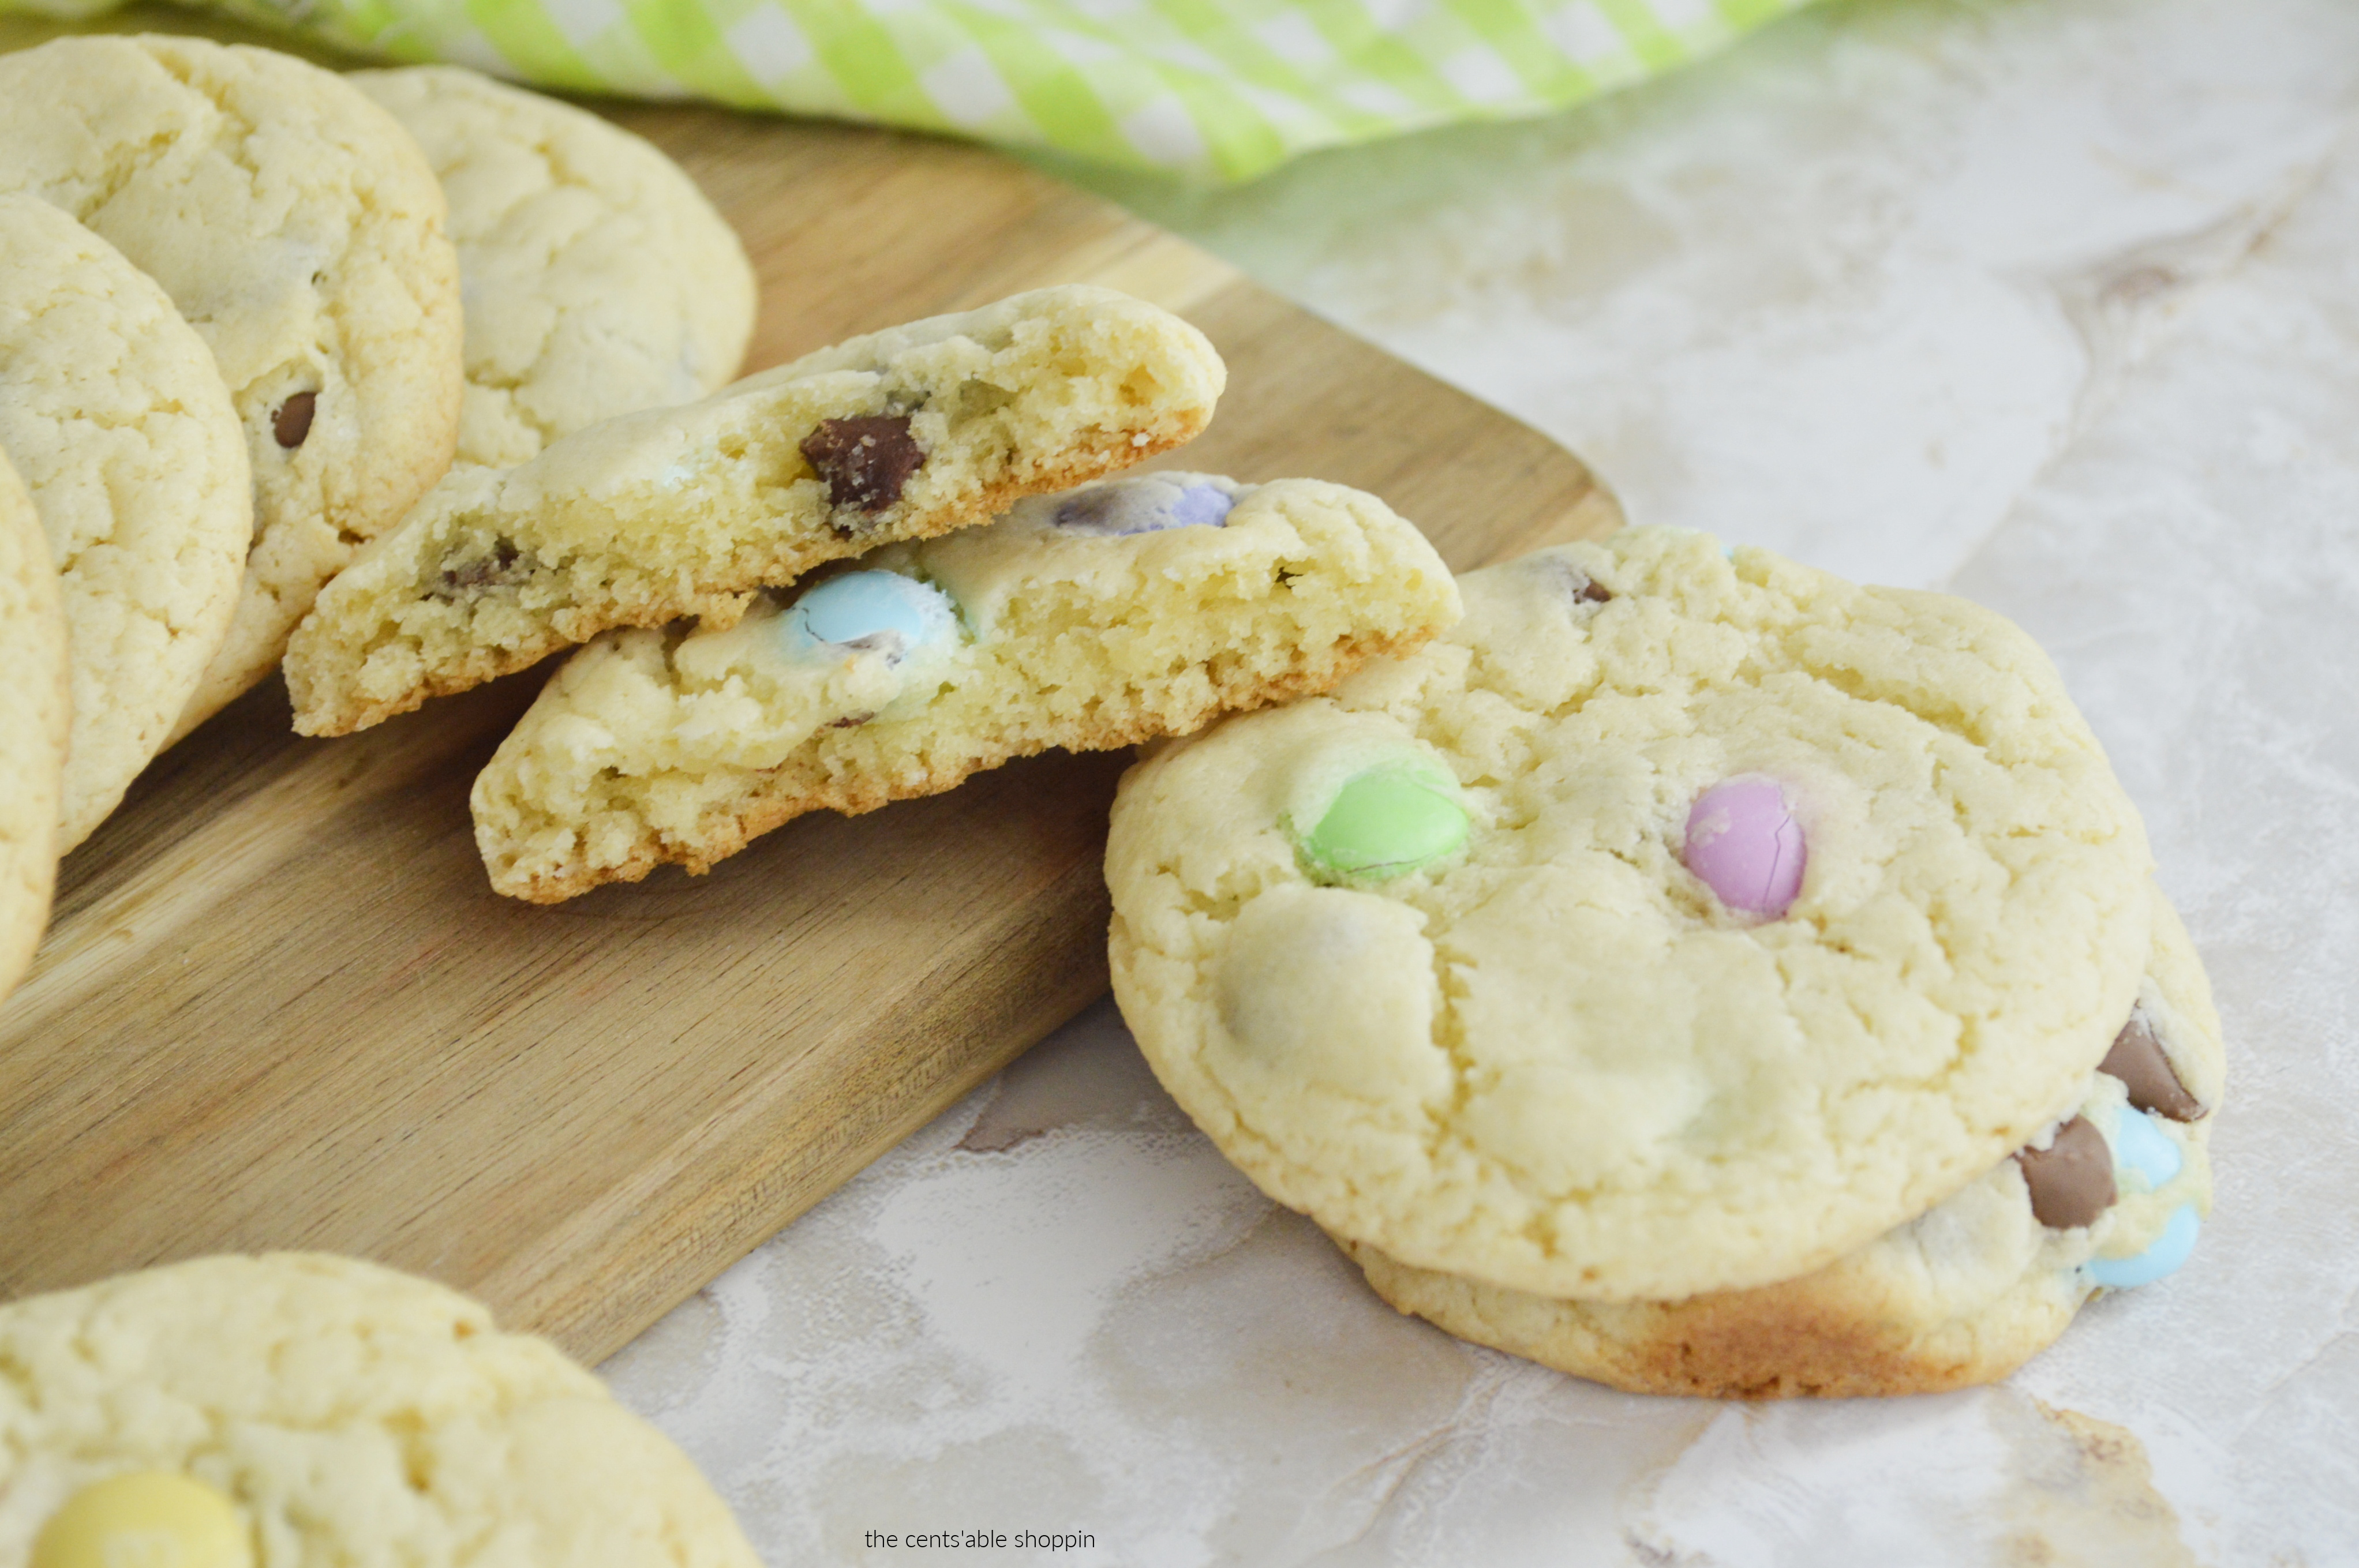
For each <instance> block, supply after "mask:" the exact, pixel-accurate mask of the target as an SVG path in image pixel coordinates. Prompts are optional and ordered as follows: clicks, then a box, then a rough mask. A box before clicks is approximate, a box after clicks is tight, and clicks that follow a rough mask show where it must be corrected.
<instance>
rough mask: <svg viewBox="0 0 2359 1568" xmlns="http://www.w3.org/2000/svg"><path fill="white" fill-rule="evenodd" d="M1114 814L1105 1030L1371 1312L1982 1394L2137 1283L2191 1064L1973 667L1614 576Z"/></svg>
mask: <svg viewBox="0 0 2359 1568" xmlns="http://www.w3.org/2000/svg"><path fill="white" fill-rule="evenodd" d="M1461 589H1462V593H1463V596H1464V602H1465V611H1466V613H1465V617H1464V619H1463V620H1462V621H1461V622H1459V623H1458V624H1457V625H1456V626H1455V627H1454V628H1452V629H1451V631H1449V632H1448V633H1445V634H1444V635H1443V636H1442V637H1441V638H1440V639H1439V640H1437V641H1435V642H1433V643H1430V644H1428V645H1427V646H1425V647H1424V648H1422V649H1420V650H1419V651H1418V652H1416V653H1414V654H1408V655H1407V656H1399V657H1388V658H1383V659H1379V660H1376V661H1374V662H1372V663H1371V664H1370V665H1367V666H1366V667H1365V668H1364V669H1363V670H1361V671H1360V672H1359V673H1358V674H1357V675H1356V676H1353V677H1352V678H1351V679H1350V680H1348V681H1346V682H1344V683H1343V685H1342V686H1341V687H1338V688H1337V689H1336V691H1335V692H1334V693H1333V694H1332V696H1330V697H1324V698H1321V699H1316V700H1310V701H1306V702H1299V703H1297V704H1294V705H1292V706H1290V707H1288V708H1283V709H1280V710H1277V711H1275V712H1270V713H1264V714H1255V715H1249V716H1245V717H1244V718H1240V719H1231V720H1229V721H1226V722H1224V723H1223V724H1221V725H1218V726H1216V727H1214V728H1212V729H1211V730H1206V731H1205V732H1203V733H1201V734H1200V735H1198V736H1195V737H1193V738H1192V739H1190V740H1188V741H1180V742H1176V743H1174V744H1172V745H1170V746H1169V747H1167V748H1166V749H1164V750H1163V751H1161V752H1159V753H1158V755H1156V756H1155V757H1153V758H1152V759H1150V760H1149V761H1147V762H1143V763H1141V764H1140V765H1139V766H1137V767H1136V768H1135V769H1133V770H1132V772H1131V773H1129V775H1128V776H1127V777H1126V778H1125V780H1124V783H1123V786H1122V790H1121V794H1120V795H1119V797H1118V799H1117V802H1116V805H1115V807H1114V831H1113V839H1112V842H1111V844H1110V846H1109V848H1108V850H1107V855H1106V871H1107V879H1108V881H1110V882H1111V883H1112V886H1113V891H1114V927H1113V938H1112V954H1113V967H1114V990H1115V995H1116V997H1117V998H1118V999H1119V1000H1120V1002H1121V1005H1122V1010H1123V1013H1124V1016H1125V1018H1126V1019H1127V1020H1128V1021H1129V1022H1130V1025H1131V1027H1132V1029H1133V1031H1134V1032H1135V1033H1136V1035H1137V1037H1138V1041H1139V1044H1140V1046H1141V1047H1142V1049H1143V1050H1144V1051H1145V1052H1146V1054H1147V1059H1148V1061H1149V1062H1150V1063H1151V1064H1152V1065H1153V1066H1154V1068H1155V1071H1156V1073H1157V1074H1158V1076H1159V1077H1160V1078H1161V1079H1162V1081H1163V1083H1164V1084H1165V1086H1166V1087H1168V1088H1169V1089H1170V1091H1171V1092H1172V1094H1173V1095H1174V1096H1175V1097H1176V1098H1178V1099H1179V1101H1180V1104H1181V1105H1182V1106H1183V1107H1185V1108H1187V1110H1188V1112H1189V1113H1190V1115H1191V1116H1192V1117H1193V1118H1194V1119H1196V1121H1197V1123H1198V1124H1199V1125H1200V1126H1201V1127H1202V1128H1203V1130H1205V1131H1206V1132H1207V1133H1208V1134H1209V1135H1210V1136H1211V1137H1212V1139H1213V1141H1215V1142H1216V1143H1218V1144H1219V1146H1220V1147H1221V1149H1222V1151H1223V1152H1224V1153H1225V1154H1227V1155H1228V1157H1229V1158H1230V1159H1231V1160H1232V1161H1234V1162H1235V1163H1236V1164H1237V1165H1238V1166H1239V1167H1240V1168H1242V1169H1243V1170H1244V1171H1245V1173H1247V1174H1249V1175H1250V1176H1252V1177H1253V1179H1254V1180H1255V1181H1256V1183H1258V1184H1260V1185H1261V1186H1262V1188H1263V1189H1264V1190H1265V1191H1266V1192H1267V1193H1269V1194H1270V1195H1272V1196H1273V1197H1276V1198H1277V1199H1278V1200H1279V1201H1280V1202H1282V1203H1285V1204H1287V1205H1288V1206H1292V1207H1294V1208H1297V1209H1299V1210H1301V1211H1302V1212H1304V1213H1306V1214H1308V1215H1310V1217H1313V1218H1314V1219H1316V1220H1317V1221H1318V1222H1319V1223H1320V1224H1321V1226H1323V1227H1326V1229H1327V1230H1328V1231H1329V1232H1330V1233H1331V1234H1332V1235H1333V1236H1334V1237H1335V1238H1336V1239H1337V1240H1338V1241H1339V1242H1341V1243H1342V1244H1343V1247H1344V1248H1345V1249H1346V1250H1347V1251H1348V1252H1349V1253H1350V1254H1351V1256H1352V1257H1353V1259H1354V1260H1356V1261H1357V1262H1358V1263H1359V1264H1360V1265H1361V1267H1362V1268H1363V1269H1364V1271H1365V1272H1366V1274H1367V1276H1368V1279H1369V1281H1370V1282H1371V1283H1372V1284H1373V1285H1374V1286H1375V1289H1376V1291H1377V1292H1378V1293H1379V1294H1381V1295H1383V1296H1384V1297H1385V1298H1386V1300H1387V1301H1390V1302H1392V1303H1394V1304H1395V1305H1397V1306H1398V1307H1399V1308H1400V1309H1401V1310H1403V1311H1405V1312H1413V1313H1417V1314H1421V1315H1423V1316H1425V1317H1428V1318H1430V1319H1431V1320H1432V1321H1434V1322H1435V1323H1438V1324H1440V1325H1442V1326H1443V1327H1445V1328H1447V1329H1449V1330H1450V1331H1451V1332H1452V1333H1454V1334H1458V1335H1461V1336H1465V1337H1467V1338H1470V1339H1474V1340H1478V1341H1481V1342H1483V1343H1484V1344H1488V1345H1493V1346H1499V1347H1501V1348H1503V1349H1506V1350H1510V1351H1513V1352H1515V1353H1517V1354H1518V1355H1522V1356H1527V1357H1531V1358H1533V1359H1535V1360H1538V1361H1542V1362H1545V1363H1547V1364H1549V1365H1550V1366H1554V1367H1559V1368H1563V1369H1565V1370H1567V1371H1570V1372H1573V1373H1577V1374H1579V1375H1580V1376H1582V1377H1586V1378H1593V1379H1599V1380H1601V1381H1604V1382H1608V1383H1612V1384H1614V1385H1615V1386H1617V1387H1620V1388H1624V1389H1628V1390H1639V1391H1648V1392H1663V1393H1683V1394H1706V1395H1716V1396H1734V1397H1760V1396H1772V1395H1785V1394H1821V1395H1843V1394H1867V1393H1898V1392H1908V1391H1916V1390H1936V1389H1945V1388H1951V1387H1956V1386H1958V1385H1961V1384H1964V1383H1972V1382H1980V1381H1985V1380H1988V1379H1994V1378H1997V1377H2000V1376H2003V1375H2005V1374H2006V1372H2007V1371H2009V1370H2011V1369H2012V1368H2014V1367H2016V1366H2017V1365H2018V1364H2019V1363H2021V1362H2022V1361H2023V1360H2024V1359H2026V1358H2027V1357H2029V1356H2030V1355H2032V1354H2033V1353H2034V1352H2036V1351H2037V1350H2038V1349H2039V1348H2040V1347H2041V1346H2045V1345H2046V1344H2048V1343H2049V1341H2050V1340H2052V1339H2053V1338H2054V1337H2055V1336H2057V1335H2058V1334H2059V1333H2060V1332H2061V1331H2062V1329H2063V1327H2064V1325H2065V1324H2066V1323H2067V1322H2069V1321H2070V1320H2071V1316H2072V1315H2073V1314H2074V1313H2075V1312H2076V1311H2077V1310H2078V1309H2079V1307H2080V1306H2081V1305H2082V1303H2083V1302H2085V1301H2086V1300H2087V1299H2088V1298H2089V1297H2090V1295H2091V1294H2092V1293H2093V1292H2096V1291H2098V1290H2101V1289H2119V1288H2125V1287H2127V1286H2132V1285H2137V1284H2142V1283H2145V1282H2147V1281H2150V1280H2153V1279H2156V1278H2158V1277H2159V1276H2161V1275H2163V1274H2166V1273H2168V1272H2169V1271H2171V1270H2173V1269H2175V1268H2177V1267H2178V1266H2179V1265H2180V1263H2181V1262H2183V1261H2185V1260H2186V1258H2187V1256H2188V1254H2189V1252H2190V1249H2192V1248H2193V1246H2194V1243H2195V1238H2196V1233H2197V1231H2198V1229H2199V1228H2200V1226H2201V1218H2202V1216H2203V1215H2204V1214H2205V1213H2206V1212H2208V1209H2209V1206H2210V1195H2211V1186H2210V1172H2209V1166H2208V1164H2207V1162H2206V1157H2205V1146H2206V1141H2207V1137H2208V1129H2209V1126H2210V1123H2209V1121H2208V1120H2207V1119H2206V1115H2207V1112H2208V1111H2209V1110H2210V1109H2211V1108H2212V1107H2213V1106H2215V1105H2216V1104H2217V1103H2218V1099H2219V1095H2220V1089H2221V1080H2222V1058H2221V1045H2220V1036H2219V1023H2218V1020H2217V1018H2216V1016H2215V1015H2214V1013H2213V1011H2212V1003H2211V998H2210V994H2209V990H2208V988H2207V986H2206V984H2205V982H2204V979H2203V973H2202V969H2201V966H2200V965H2199V964H2198V963H2197V961H2196V958H2195V956H2194V954H2193V952H2192V950H2191V949H2190V946H2189V944H2188V941H2187V936H2186V934H2185V932H2184V931H2183V930H2182V929H2181V928H2180V924H2179V921H2178V918H2177V916H2176V915H2175V914H2173V913H2172V912H2171V910H2170V907H2169V904H2168V903H2165V902H2164V900H2163V898H2162V895H2161V894H2160V892H2158V890H2157V888H2156V887H2155V884H2154V878H2153V868H2152V864H2151V861H2150V859H2149V856H2148V853H2147V842H2146V836H2145V833H2144V831H2143V829H2142V827H2141V826H2140V824H2139V821H2138V817H2137V813H2136V810H2135V809H2134V808H2133V807H2132V806H2131V805H2130V803H2129V801H2128V799H2127V798H2126V797H2125V795H2124V794H2123V793H2122V790H2121V788H2120V786H2119V785H2118V784H2116V783H2115V782H2114V777H2113V774H2112V773H2111V771H2110V770H2109V769H2108V767H2107V766H2106V763H2105V759H2104V753H2103V752H2102V751H2101V750H2100V749H2099V747H2098V745H2097V742H2096V741H2095V739H2094V738H2093V736H2092V735H2091V734H2090V732H2089V730H2088V727H2087V725H2086V724H2085V723H2083V722H2082V719H2081V717H2080V715H2079V714H2078V713H2077V712H2076V711H2075V710H2074V708H2073V707H2072V704H2071V700H2070V699H2069V698H2068V697H2066V695H2065V693H2064V691H2063V688H2062V686H2061V684H2060V681H2059V680H2058V678H2057V676H2056V672H2055V670H2054V668H2053V666H2052V665H2049V662H2048V660H2047V659H2046V658H2045V657H2044V656H2043V655H2042V654H2040V652H2039V650H2038V648H2037V647H2036V646H2034V645H2033V644H2032V643H2031V642H2030V640H2029V639H2028V638H2027V637H2026V636H2025V635H2024V634H2023V633H2021V632H2020V631H2018V630H2017V628H2015V627H2014V626H2013V625H2011V624H2009V623H2008V622H2006V621H2005V620H2003V619H2001V618H2000V617H1998V616H1996V615H1995V614H1992V613H1991V612H1989V611H1984V610H1982V609H1980V608H1978V607H1976V606H1974V605H1972V604H1970V603H1967V602H1965V601H1963V600H1956V599H1951V598H1946V597H1943V596H1940V595H1936V594H1928V593H1912V592H1903V591H1898V590H1894V589H1873V588H1860V587H1855V586H1854V585H1852V584H1850V583H1847V582H1843V581H1842V580H1841V579H1836V578H1833V577H1832V576H1829V575H1828V574H1826V573H1824V572H1819V571H1813V570H1810V569H1809V568H1804V567H1799V566H1797V565H1794V564H1793V563H1791V562H1788V561H1784V560H1781V559H1779V558H1777V557H1775V556H1772V555H1770V554H1769V553H1768V552H1767V551H1762V550H1738V551H1735V552H1734V553H1733V554H1724V553H1723V551H1722V550H1721V548H1720V547H1719V546H1718V545H1717V544H1715V543H1714V542H1713V541H1712V540H1711V539H1709V538H1708V537H1706V536H1704V535H1699V534H1692V533H1687V532H1684V531H1676V530H1664V529H1634V530H1630V531H1627V532H1625V533H1623V534H1621V535H1616V536H1615V537H1614V538H1613V539H1611V540H1608V541H1606V542H1604V543H1603V544H1596V545H1580V546H1566V547H1564V548H1560V549H1556V550H1549V551H1544V552H1542V553H1540V554H1538V555H1535V556H1532V557H1527V558H1525V559H1523V560H1520V561H1517V562H1514V563H1512V564H1509V565H1506V566H1501V567H1495V568H1490V569H1488V570H1485V571H1481V572H1477V573H1474V574H1473V575H1472V576H1470V577H1468V578H1466V579H1462V582H1461Z"/></svg>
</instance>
